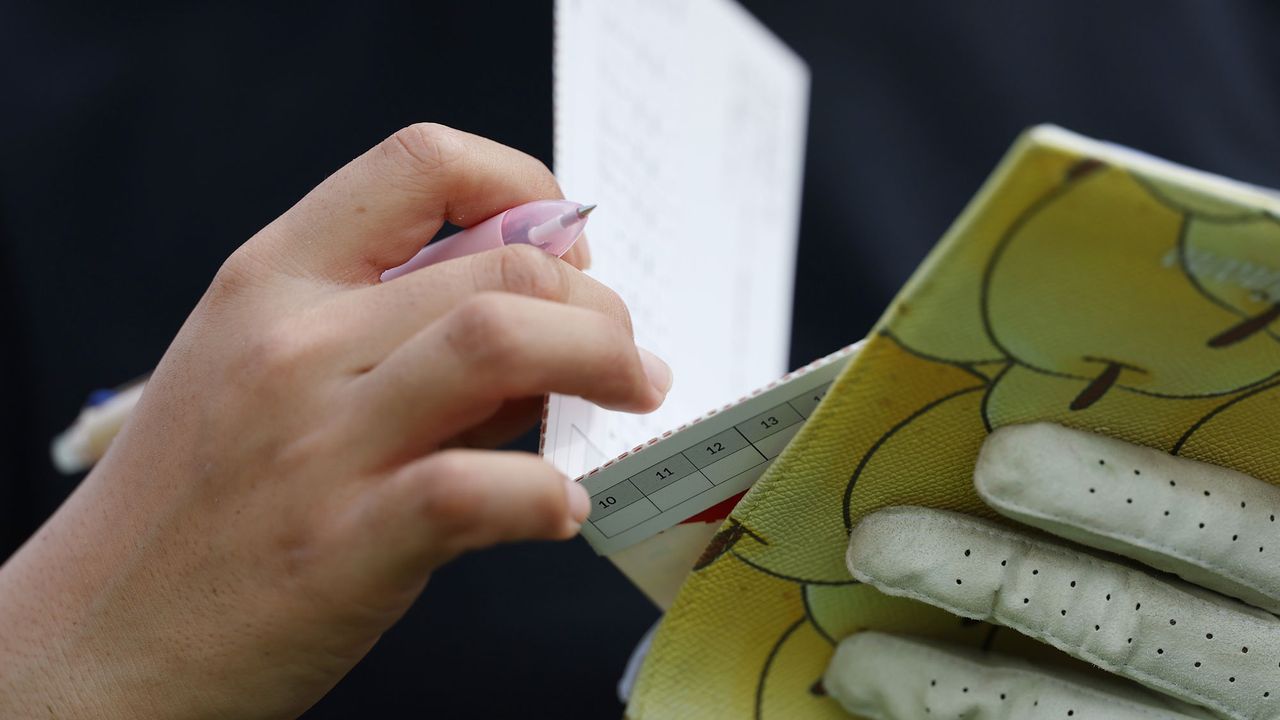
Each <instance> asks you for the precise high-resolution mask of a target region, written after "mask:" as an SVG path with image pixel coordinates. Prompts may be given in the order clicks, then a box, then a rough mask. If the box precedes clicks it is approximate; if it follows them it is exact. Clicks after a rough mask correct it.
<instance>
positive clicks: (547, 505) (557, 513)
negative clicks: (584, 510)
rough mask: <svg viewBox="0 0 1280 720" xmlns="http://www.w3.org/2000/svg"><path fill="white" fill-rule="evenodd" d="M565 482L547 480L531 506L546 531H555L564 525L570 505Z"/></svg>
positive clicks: (539, 523) (538, 521)
mask: <svg viewBox="0 0 1280 720" xmlns="http://www.w3.org/2000/svg"><path fill="white" fill-rule="evenodd" d="M562 485H563V483H555V482H547V483H545V484H544V485H543V489H542V492H540V493H538V497H537V499H536V500H534V502H533V503H532V508H530V510H531V512H532V513H533V515H534V517H536V518H537V523H538V525H539V526H541V527H542V529H543V531H544V532H547V533H554V532H556V531H558V530H560V529H561V528H563V527H564V523H565V517H566V516H567V515H568V514H569V513H568V505H567V503H566V501H565V494H564V488H563V487H562Z"/></svg>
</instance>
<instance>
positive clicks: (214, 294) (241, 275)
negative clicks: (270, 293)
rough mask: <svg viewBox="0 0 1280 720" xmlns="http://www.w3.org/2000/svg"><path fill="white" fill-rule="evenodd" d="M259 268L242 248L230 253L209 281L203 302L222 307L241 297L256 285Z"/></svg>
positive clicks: (258, 264)
mask: <svg viewBox="0 0 1280 720" xmlns="http://www.w3.org/2000/svg"><path fill="white" fill-rule="evenodd" d="M259 266H260V263H258V262H255V261H254V260H253V258H252V255H251V254H250V253H247V252H246V251H245V249H244V248H243V247H242V248H239V249H237V250H236V251H234V252H232V253H231V254H230V255H228V256H227V259H226V260H224V261H223V263H222V267H220V268H218V272H217V273H215V274H214V276H213V280H212V281H210V283H209V289H208V290H207V291H205V302H206V303H208V304H210V305H214V306H222V305H225V304H227V303H228V302H230V301H232V300H235V299H236V298H239V297H242V296H243V295H244V294H245V293H246V292H247V291H248V290H249V289H250V288H252V287H253V286H254V285H256V284H257V282H258V278H259V276H260V275H261V272H260V267H259Z"/></svg>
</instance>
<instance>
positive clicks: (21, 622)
mask: <svg viewBox="0 0 1280 720" xmlns="http://www.w3.org/2000/svg"><path fill="white" fill-rule="evenodd" d="M557 197H560V191H559V189H558V187H557V185H556V183H555V180H554V179H553V178H552V176H551V175H550V173H548V171H547V170H546V168H545V167H544V166H543V165H542V164H541V163H539V162H537V161H536V160H533V159H532V158H530V157H528V156H526V155H523V154H521V153H518V152H516V151H514V150H510V149H508V148H505V147H502V146H500V145H498V144H495V143H493V142H489V141H486V140H483V139H481V138H479V137H475V136H472V135H468V134H465V133H461V132H457V131H454V130H450V129H448V128H444V127H440V126H434V125H415V126H413V127H410V128H406V129H404V130H402V131H400V132H397V133H396V134H395V135H393V136H392V137H391V138H389V139H388V140H386V141H384V142H383V143H381V144H380V145H378V146H377V147H375V148H373V149H372V150H370V151H369V152H367V153H365V154H364V155H362V156H361V157H359V158H357V159H355V160H354V161H352V162H351V163H350V164H348V165H347V166H346V167H344V168H342V169H341V170H339V171H338V172H337V173H335V174H334V175H333V176H332V177H330V178H328V179H327V180H325V181H324V182H323V183H322V184H321V185H320V186H319V187H317V188H316V189H315V190H314V191H312V192H311V193H310V194H308V195H307V196H306V197H305V198H303V199H302V201H301V202H299V203H298V204H297V205H296V206H295V207H294V208H292V209H291V210H289V211H288V212H286V213H285V214H284V215H282V216H281V217H280V218H278V219H277V220H276V221H274V222H273V223H271V224H270V225H269V226H267V227H266V228H265V229H263V230H262V231H261V232H259V233H258V234H257V235H256V236H254V237H253V238H252V239H250V240H249V241H248V242H247V243H245V244H244V245H243V246H242V247H241V248H240V249H238V250H237V251H236V252H235V253H233V254H232V256H231V257H230V258H229V259H228V260H227V262H226V263H225V265H224V266H223V267H222V269H221V270H220V271H219V272H218V274H217V277H215V278H214V281H213V284H212V285H211V287H210V288H209V290H208V292H207V293H206V294H205V296H204V297H203V298H202V299H201V301H200V303H199V305H198V306H197V307H196V309H195V311H194V312H193V313H192V314H191V316H190V318H189V319H188V320H187V322H186V324H185V325H184V326H183V328H182V330H181V331H180V332H179V334H178V336H177V337H176V339H175V340H174V342H173V345H172V346H171V347H170V348H169V350H168V352H167V353H166V354H165V356H164V359H163V360H162V361H161V363H160V364H159V366H158V368H157V370H156V372H155V374H154V375H153V377H152V379H151V381H150V383H149V384H148V386H147V389H146V392H145V395H144V397H143V399H142V401H141V403H140V405H139V406H138V408H137V411H136V412H135V414H134V416H133V418H132V419H131V420H130V422H129V423H128V425H127V426H126V427H125V428H124V430H123V432H122V433H121V435H120V436H119V437H118V438H117V439H116V440H115V442H114V443H113V445H112V447H111V450H110V452H109V453H108V454H107V456H106V457H105V458H104V459H103V461H102V462H101V463H100V464H99V465H98V467H97V468H96V469H95V470H94V471H93V472H92V473H91V474H90V475H89V476H88V477H87V478H86V479H85V481H84V482H83V483H82V484H81V486H80V487H79V488H78V489H77V490H76V492H75V493H74V494H73V495H72V497H71V498H70V499H69V500H68V501H67V502H66V503H65V504H64V505H63V506H62V507H61V508H60V509H59V510H58V511H57V513H56V514H55V515H54V516H53V517H52V518H51V519H50V520H49V521H48V522H47V523H46V524H45V526H44V527H43V528H41V530H40V531H39V532H38V533H37V534H36V535H35V536H34V537H33V538H32V539H31V540H30V541H29V542H28V543H27V544H26V545H25V546H24V547H23V548H22V549H21V550H20V551H19V552H18V553H17V554H15V556H14V557H13V558H11V559H10V560H9V562H8V563H7V564H6V565H5V566H4V567H3V569H0V716H3V717H34V716H39V717H58V718H73V717H96V718H108V717H121V718H124V717H129V718H134V717H236V718H257V717H264V718H265V717H291V716H295V715H297V714H298V713H300V712H301V711H302V710H304V709H305V708H307V707H308V706H310V705H311V704H312V703H314V702H315V701H316V700H317V699H318V698H320V697H321V696H322V695H323V694H324V693H325V692H326V691H327V690H328V689H329V688H330V687H332V686H333V685H334V683H336V682H337V681H338V679H339V678H341V677H342V676H343V674H344V673H345V672H346V671H347V670H348V669H350V668H351V667H352V666H353V665H354V664H355V663H356V662H357V661H358V660H359V659H360V658H361V657H362V656H363V655H364V654H365V653H366V652H368V650H369V649H370V647H372V645H373V644H374V642H376V640H377V639H378V636H379V635H380V634H381V633H382V632H383V631H385V630H386V629H387V628H389V627H390V626H391V625H392V623H394V622H395V621H396V620H397V618H399V617H400V615H401V614H402V613H403V612H404V611H405V610H406V609H407V608H408V607H409V605H410V603H411V602H413V600H414V598H415V597H417V595H418V594H419V592H421V590H422V588H423V586H424V584H425V582H426V581H427V578H428V576H429V575H430V573H431V572H432V570H433V569H435V568H437V567H439V566H440V565H441V564H442V563H445V562H447V561H448V560H449V559H450V558H453V557H455V556H456V555H458V554H459V553H462V552H465V551H467V550H470V549H474V548H479V547H484V546H487V545H491V544H494V543H498V542H503V541H509V540H525V539H563V538H568V537H571V536H573V535H574V534H575V533H576V532H577V530H578V528H579V524H580V523H581V522H583V520H584V519H585V518H586V516H587V514H588V511H589V506H588V504H589V503H588V499H587V496H586V493H585V492H584V491H583V490H582V488H580V487H578V486H577V485H576V484H573V483H567V482H566V478H565V477H563V476H562V475H561V474H560V473H558V472H557V471H555V470H554V469H553V468H552V467H551V466H550V465H549V464H547V463H545V462H544V461H542V460H541V459H540V458H537V457H535V456H532V455H527V454H522V453H513V452H496V451H492V450H483V449H474V448H485V447H492V446H495V445H497V444H499V443H501V442H503V441H504V440H507V439H508V438H510V437H512V436H513V435H514V434H516V433H517V432H519V431H522V430H523V429H525V428H527V427H528V426H529V424H530V423H531V422H532V421H533V420H535V419H536V418H537V416H538V412H539V411H540V406H541V397H542V396H543V395H544V394H545V393H548V392H561V393H568V394H574V395H579V396H582V397H584V398H587V399H589V400H592V401H594V402H596V403H598V404H600V405H603V406H606V407H610V408H616V409H621V410H628V411H635V412H646V411H651V410H653V409H654V408H656V407H657V406H658V405H659V404H660V403H661V402H662V400H663V397H664V396H665V394H666V391H667V389H668V387H669V386H670V384H671V376H670V371H669V370H668V369H667V368H666V366H665V365H664V364H663V363H662V362H661V361H660V360H658V359H657V358H656V357H654V356H652V355H650V354H648V353H646V352H644V351H642V350H638V349H637V348H636V346H635V344H634V342H633V340H632V336H631V328H630V320H629V316H628V313H627V310H626V308H625V306H624V305H623V303H622V302H621V301H620V300H619V298H618V297H617V296H616V295H615V294H614V293H613V292H611V291H610V290H608V289H607V288H605V287H603V286H601V285H599V284H598V283H596V282H594V281H593V280H591V279H590V278H588V277H587V276H585V275H583V274H581V273H580V272H578V271H577V270H575V269H574V268H573V267H572V266H571V265H570V264H567V263H565V262H562V261H560V260H558V259H556V258H553V257H551V256H549V255H546V254H544V253H542V252H540V251H538V250H534V249H531V248H528V247H511V248H506V249H503V250H498V251H493V252H488V253H483V254H480V255H475V256H471V257H466V258H461V259H458V260H454V261H451V262H447V263H442V264H440V265H436V266H432V267H429V268H426V269H423V270H420V271H418V272H415V273H412V274H410V275H407V276H405V277H402V278H399V279H397V280H394V281H391V282H388V283H385V284H380V283H379V282H378V276H379V274H380V273H381V272H382V271H383V270H385V269H387V268H390V267H393V266H395V265H398V264H400V263H402V262H404V261H405V260H407V259H408V258H409V257H411V256H412V255H413V254H414V253H415V252H416V251H417V250H418V249H420V247H421V246H422V244H423V242H425V240H426V239H428V238H430V237H431V236H432V235H433V234H434V233H435V232H436V231H437V230H438V229H439V228H440V227H441V225H442V223H443V222H444V221H445V220H448V221H450V222H452V223H454V224H456V225H461V226H469V225H472V224H475V223H476V222H479V221H481V220H484V219H485V218H488V217H490V216H492V215H494V214H496V213H498V212H500V211H501V210H504V209H506V208H508V207H512V206H514V205H517V204H520V203H524V202H527V201H531V200H535V199H542V198H557ZM570 260H572V261H576V262H579V263H582V262H585V256H584V255H583V251H582V250H579V252H578V254H577V255H576V256H571V257H570Z"/></svg>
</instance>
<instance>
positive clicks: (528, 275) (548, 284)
mask: <svg viewBox="0 0 1280 720" xmlns="http://www.w3.org/2000/svg"><path fill="white" fill-rule="evenodd" d="M490 255H492V256H494V259H493V260H492V261H491V262H493V263H495V264H496V273H497V276H498V277H497V281H498V286H499V287H501V288H502V289H504V290H506V291H507V292H511V293H516V294H519V295H527V296H529V297H535V298H539V299H542V300H553V301H556V302H563V301H564V300H566V299H568V297H569V274H568V272H567V271H566V266H565V264H564V263H562V262H560V261H559V260H557V259H556V258H553V257H551V256H550V255H548V254H547V253H545V252H543V251H541V250H539V249H537V248H535V247H533V246H531V245H510V246H507V247H505V248H502V249H501V250H498V251H497V252H494V253H490Z"/></svg>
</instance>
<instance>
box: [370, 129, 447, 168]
mask: <svg viewBox="0 0 1280 720" xmlns="http://www.w3.org/2000/svg"><path fill="white" fill-rule="evenodd" d="M383 146H384V149H385V150H386V152H387V154H388V155H390V156H391V157H392V158H394V159H396V160H398V161H399V162H400V163H401V164H403V165H407V166H409V167H410V168H411V169H414V170H417V171H419V172H425V173H432V172H436V171H438V170H439V169H440V168H442V167H444V166H446V165H448V164H450V163H452V162H453V161H454V160H455V159H457V158H458V157H459V155H461V153H462V138H461V137H460V136H459V134H458V131H456V130H454V129H453V128H450V127H447V126H445V125H440V124H438V123H414V124H413V125H409V126H408V127H404V128H401V129H399V130H397V131H396V132H394V133H393V134H392V135H391V137H389V138H387V140H386V142H385V143H383Z"/></svg>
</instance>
